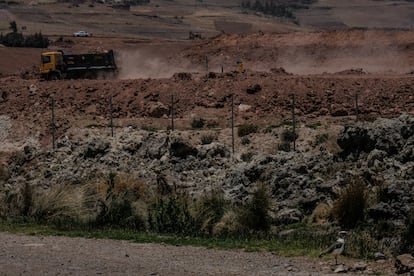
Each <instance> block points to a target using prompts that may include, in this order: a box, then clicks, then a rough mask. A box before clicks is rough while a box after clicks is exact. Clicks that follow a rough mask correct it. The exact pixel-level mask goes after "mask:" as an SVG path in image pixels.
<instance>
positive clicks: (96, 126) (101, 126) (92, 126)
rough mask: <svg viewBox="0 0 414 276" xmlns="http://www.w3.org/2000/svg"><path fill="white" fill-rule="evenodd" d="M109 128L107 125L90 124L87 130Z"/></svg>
mask: <svg viewBox="0 0 414 276" xmlns="http://www.w3.org/2000/svg"><path fill="white" fill-rule="evenodd" d="M106 127H107V126H105V125H98V124H90V125H87V126H86V128H106Z"/></svg>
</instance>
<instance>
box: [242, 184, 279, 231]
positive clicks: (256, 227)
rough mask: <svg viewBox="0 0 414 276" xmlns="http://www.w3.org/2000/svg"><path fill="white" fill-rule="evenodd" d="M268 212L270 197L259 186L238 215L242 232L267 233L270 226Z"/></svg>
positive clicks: (263, 188) (262, 187) (261, 186)
mask: <svg viewBox="0 0 414 276" xmlns="http://www.w3.org/2000/svg"><path fill="white" fill-rule="evenodd" d="M269 210H270V197H269V195H268V192H267V190H266V189H265V187H264V186H263V185H260V186H259V187H258V188H257V190H256V191H255V192H254V193H253V196H252V198H251V199H250V200H249V201H248V202H247V204H246V205H244V206H243V207H242V208H241V211H240V213H239V215H238V222H239V224H240V226H241V228H242V232H244V233H245V234H250V233H251V232H255V233H258V232H267V231H269V229H270V225H271V218H270V215H269Z"/></svg>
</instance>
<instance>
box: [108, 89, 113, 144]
mask: <svg viewBox="0 0 414 276" xmlns="http://www.w3.org/2000/svg"><path fill="white" fill-rule="evenodd" d="M109 120H110V121H109V126H110V127H111V136H112V137H114V125H113V115H112V96H109Z"/></svg>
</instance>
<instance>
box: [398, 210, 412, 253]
mask: <svg viewBox="0 0 414 276" xmlns="http://www.w3.org/2000/svg"><path fill="white" fill-rule="evenodd" d="M405 225H406V229H405V231H404V233H403V236H402V244H401V249H400V254H404V253H407V252H410V253H411V254H414V209H411V211H410V213H409V215H408V217H407V219H406V222H405Z"/></svg>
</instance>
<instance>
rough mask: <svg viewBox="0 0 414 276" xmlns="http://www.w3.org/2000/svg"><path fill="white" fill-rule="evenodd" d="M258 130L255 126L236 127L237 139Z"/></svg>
mask: <svg viewBox="0 0 414 276" xmlns="http://www.w3.org/2000/svg"><path fill="white" fill-rule="evenodd" d="M258 129H259V128H258V126H257V125H252V124H243V125H240V126H239V127H238V129H237V134H238V135H239V137H243V136H246V135H249V134H251V133H256V132H257V130H258Z"/></svg>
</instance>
